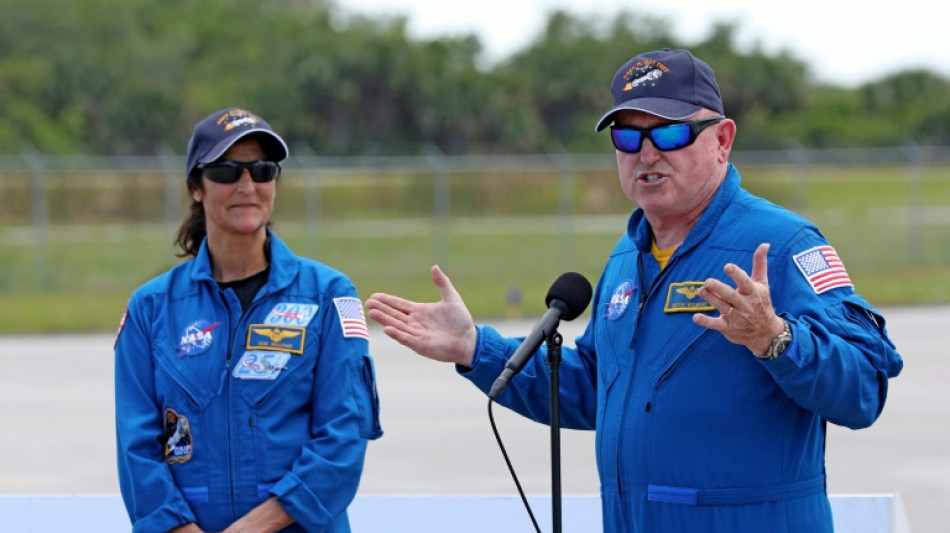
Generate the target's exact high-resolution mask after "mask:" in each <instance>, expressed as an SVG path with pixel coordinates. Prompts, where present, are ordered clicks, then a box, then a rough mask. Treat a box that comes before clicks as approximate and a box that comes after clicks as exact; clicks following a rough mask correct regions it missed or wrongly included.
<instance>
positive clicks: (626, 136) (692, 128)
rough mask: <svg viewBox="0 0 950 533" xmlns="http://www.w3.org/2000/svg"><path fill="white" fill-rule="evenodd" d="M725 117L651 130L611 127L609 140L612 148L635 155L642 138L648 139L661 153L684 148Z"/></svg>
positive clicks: (679, 123)
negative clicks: (611, 142)
mask: <svg viewBox="0 0 950 533" xmlns="http://www.w3.org/2000/svg"><path fill="white" fill-rule="evenodd" d="M725 118H726V117H716V118H708V119H706V120H693V121H687V122H674V123H672V124H662V125H660V126H653V127H652V128H637V127H635V126H611V127H610V139H611V140H612V141H613V143H614V148H616V149H617V150H620V151H621V152H626V153H628V154H635V153H637V152H639V151H640V149H641V148H643V139H644V137H650V141H652V142H653V146H655V147H656V149H657V150H659V151H661V152H669V151H671V150H679V149H680V148H685V147H687V146H689V145H691V144H693V143H694V142H696V138H697V137H699V134H700V132H702V131H703V130H704V129H706V128H708V127H709V126H712V125H713V124H716V123H718V122H720V121H722V120H725Z"/></svg>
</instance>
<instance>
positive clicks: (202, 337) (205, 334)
mask: <svg viewBox="0 0 950 533" xmlns="http://www.w3.org/2000/svg"><path fill="white" fill-rule="evenodd" d="M220 325H221V323H220V322H215V323H214V324H212V323H211V322H208V321H207V320H196V321H194V322H192V323H191V324H189V325H187V326H185V330H184V331H183V332H182V333H181V340H180V341H179V342H178V346H176V347H175V349H176V350H178V357H185V356H186V355H187V356H190V355H198V354H202V353H204V352H206V351H208V348H211V345H212V344H214V330H215V329H217V328H218V326H220Z"/></svg>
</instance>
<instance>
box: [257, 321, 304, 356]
mask: <svg viewBox="0 0 950 533" xmlns="http://www.w3.org/2000/svg"><path fill="white" fill-rule="evenodd" d="M306 337H307V330H306V328H302V327H299V326H273V325H270V324H251V325H250V326H248V328H247V349H248V350H281V351H285V352H290V353H295V354H298V355H299V354H302V353H303V349H304V345H305V344H304V342H305V340H306Z"/></svg>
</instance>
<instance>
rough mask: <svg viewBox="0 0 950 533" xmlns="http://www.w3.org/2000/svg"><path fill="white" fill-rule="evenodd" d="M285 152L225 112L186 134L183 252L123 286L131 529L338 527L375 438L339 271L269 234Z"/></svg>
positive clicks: (122, 383) (375, 420)
mask: <svg viewBox="0 0 950 533" xmlns="http://www.w3.org/2000/svg"><path fill="white" fill-rule="evenodd" d="M287 154H288V151H287V146H286V144H285V143H284V141H283V139H281V138H280V136H278V135H277V134H276V133H274V132H273V131H272V130H271V128H270V126H269V125H268V124H267V123H266V122H265V121H264V120H262V119H261V118H260V117H258V116H256V115H255V114H253V113H250V112H248V111H245V110H242V109H234V108H231V109H225V110H222V111H219V112H217V113H214V114H212V115H211V116H209V117H207V118H205V119H204V120H202V121H201V122H199V123H198V124H197V125H196V126H195V130H194V134H193V135H192V138H191V140H190V141H189V143H188V157H187V164H186V168H187V171H186V176H187V185H188V192H189V194H190V195H191V198H192V204H191V209H190V213H189V215H188V217H187V218H186V220H185V221H184V222H183V224H182V226H181V228H180V229H179V234H178V239H177V244H178V246H179V247H180V248H181V249H182V254H181V255H182V256H187V257H190V260H188V261H185V262H183V263H182V264H180V265H178V266H176V267H174V268H172V269H171V270H170V271H168V272H166V273H165V274H163V275H161V276H159V277H157V278H155V279H153V280H151V281H149V282H148V283H146V284H145V285H143V286H142V287H140V288H139V289H138V290H136V291H135V293H134V294H133V295H132V298H131V300H130V301H129V305H128V309H127V310H126V313H125V316H124V317H123V319H122V325H121V326H120V329H119V334H118V337H117V339H116V345H115V379H116V433H117V452H118V466H119V482H120V487H121V490H122V496H123V499H124V501H125V505H126V509H127V511H128V513H129V517H130V518H131V521H132V524H133V530H134V531H136V532H139V531H141V532H153V531H154V532H166V531H173V532H176V533H178V532H202V531H227V532H229V533H233V532H238V531H254V532H270V531H278V530H279V531H327V532H331V531H332V532H338V531H349V523H348V520H347V515H346V507H347V506H348V505H349V503H350V502H351V501H352V499H353V497H354V496H355V494H356V491H357V487H358V485H359V479H360V474H361V472H362V467H363V459H364V455H365V451H366V440H367V439H375V438H378V437H379V436H380V435H382V430H381V427H380V425H379V417H378V400H377V397H376V389H375V382H374V380H375V378H374V371H373V364H372V359H371V357H370V355H369V343H368V340H369V338H368V333H367V328H366V321H365V318H364V316H363V309H362V304H361V302H360V300H359V298H358V295H357V292H356V289H355V288H354V286H353V284H352V283H351V282H350V280H349V279H348V278H347V277H346V276H345V275H343V274H342V273H340V272H338V271H336V270H333V269H331V268H330V267H328V266H326V265H323V264H320V263H317V262H315V261H311V260H307V259H303V258H300V257H297V256H295V255H294V254H293V252H291V250H290V249H289V248H288V247H287V245H285V244H284V243H283V242H282V241H281V240H280V239H279V238H277V236H276V235H275V234H274V233H273V232H272V231H270V229H269V222H270V216H271V212H272V210H273V206H274V197H275V193H276V182H277V178H278V176H279V175H280V163H281V162H282V161H283V160H284V159H286V158H287Z"/></svg>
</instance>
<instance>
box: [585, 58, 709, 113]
mask: <svg viewBox="0 0 950 533" xmlns="http://www.w3.org/2000/svg"><path fill="white" fill-rule="evenodd" d="M610 93H611V94H612V95H613V97H614V104H613V107H612V108H611V109H610V111H607V113H605V114H604V116H602V117H600V120H598V121H597V125H596V126H595V127H594V131H600V130H602V129H604V128H606V127H607V126H608V125H609V124H610V123H611V122H612V121H613V117H614V115H615V114H616V113H617V112H618V111H623V110H626V109H629V110H633V111H643V112H645V113H650V114H651V115H656V116H658V117H662V118H666V119H669V120H683V119H685V118H687V117H689V116H692V115H693V114H695V113H696V112H697V111H699V110H700V109H703V108H705V109H712V110H713V111H716V112H717V113H719V114H720V115H725V113H724V112H723V110H722V96H720V94H719V85H718V84H716V76H715V74H713V70H712V68H710V67H709V65H707V64H706V63H705V62H704V61H703V60H702V59H699V58H698V57H695V56H694V55H693V54H691V53H689V52H688V51H686V50H670V49H669V48H664V49H663V50H658V51H655V52H647V53H645V54H640V55H638V56H637V57H634V58H633V59H631V60H630V61H627V62H626V63H625V64H624V65H623V66H622V67H620V70H618V71H617V74H616V75H614V81H613V83H612V84H611V85H610Z"/></svg>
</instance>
